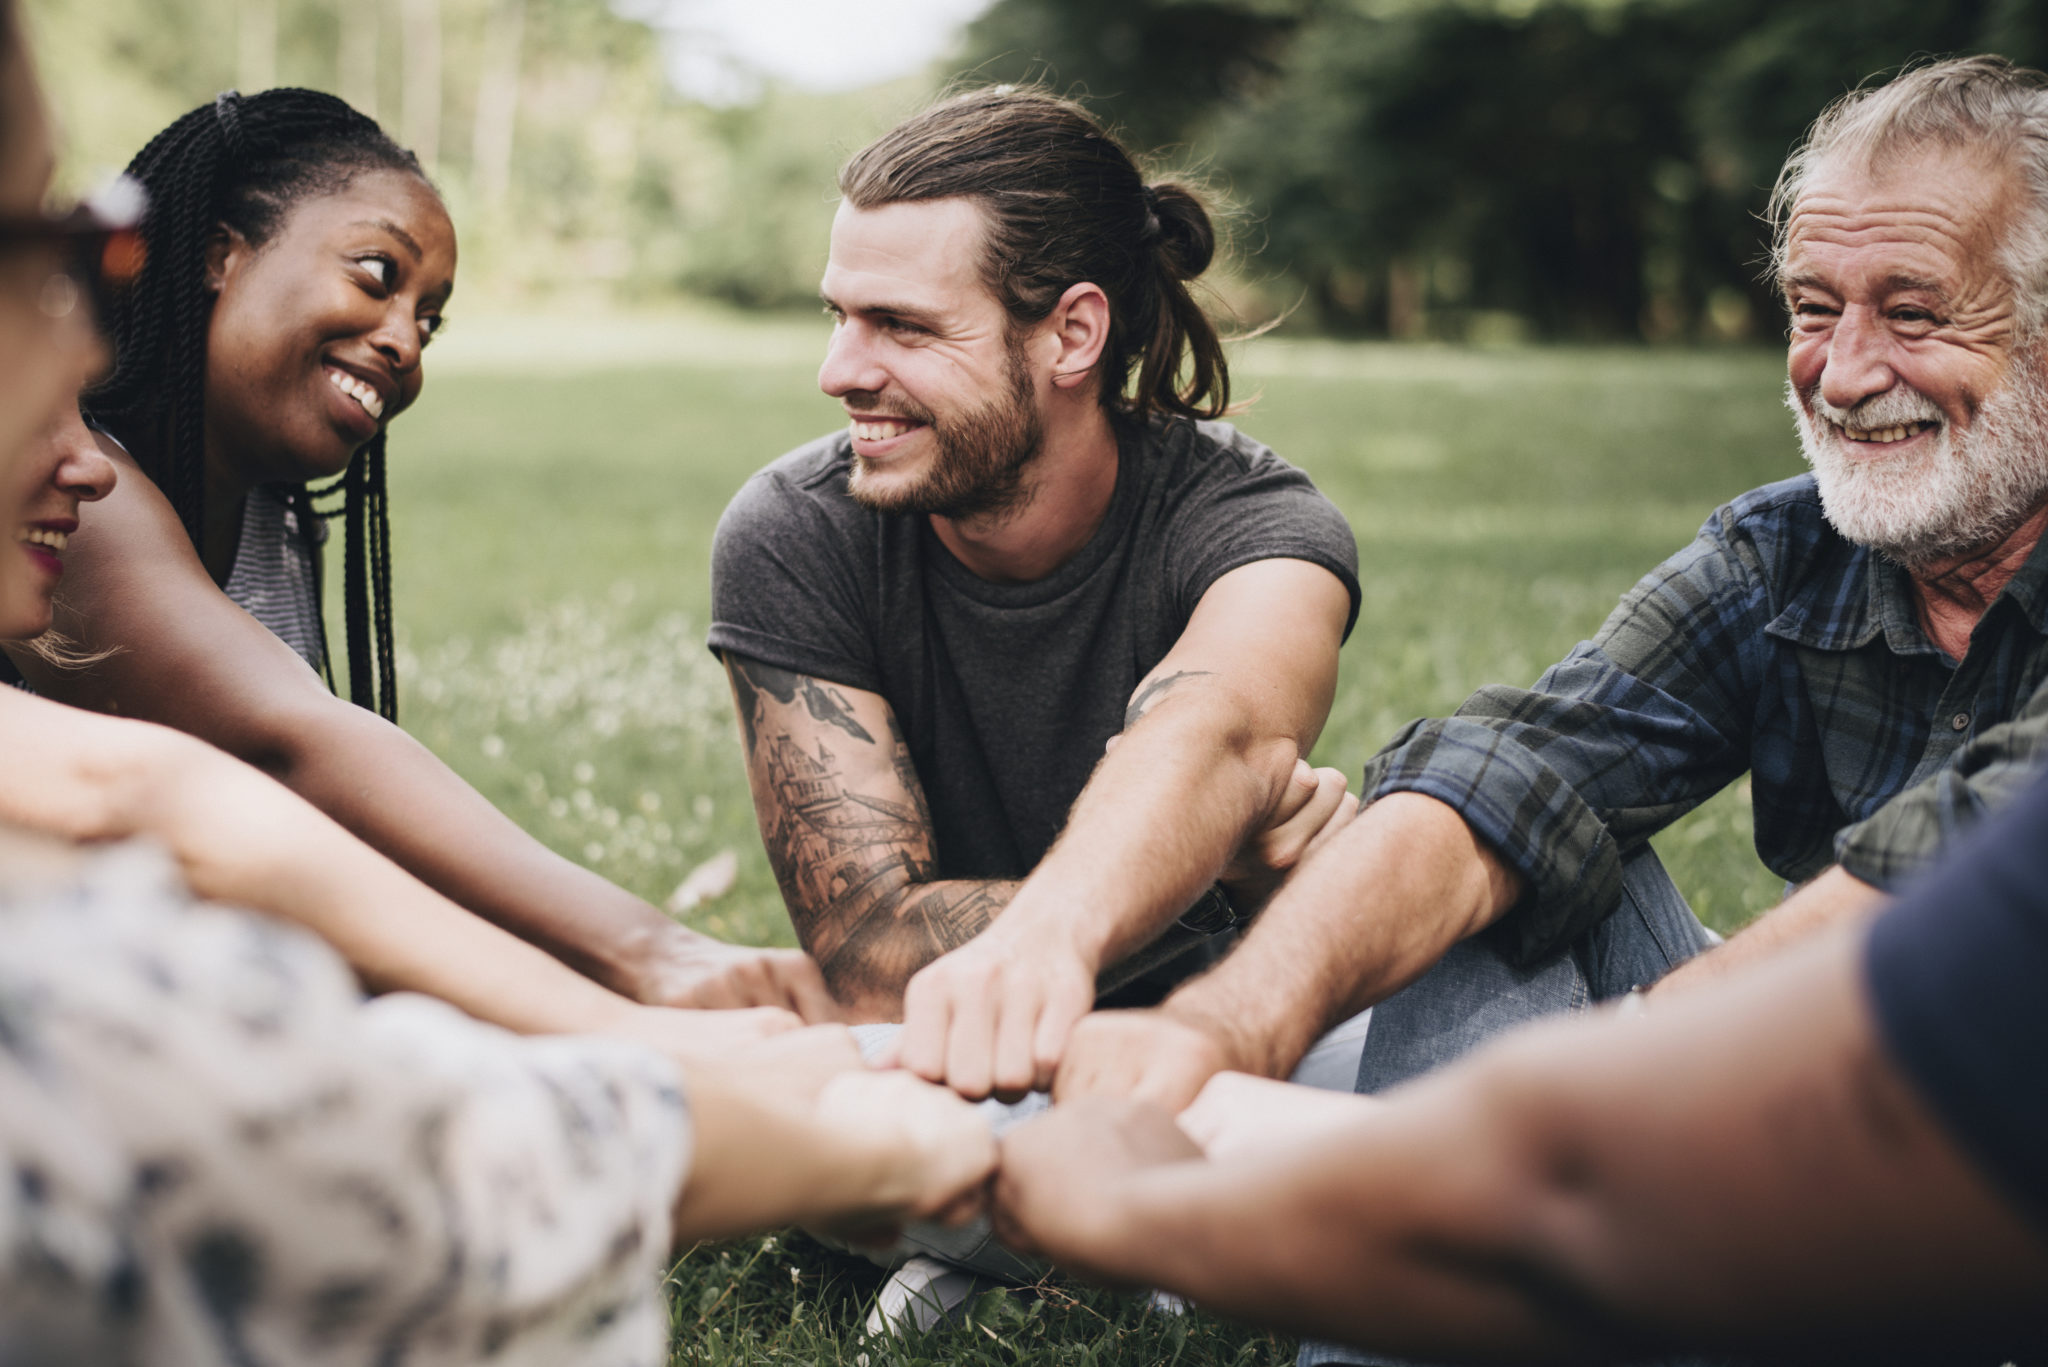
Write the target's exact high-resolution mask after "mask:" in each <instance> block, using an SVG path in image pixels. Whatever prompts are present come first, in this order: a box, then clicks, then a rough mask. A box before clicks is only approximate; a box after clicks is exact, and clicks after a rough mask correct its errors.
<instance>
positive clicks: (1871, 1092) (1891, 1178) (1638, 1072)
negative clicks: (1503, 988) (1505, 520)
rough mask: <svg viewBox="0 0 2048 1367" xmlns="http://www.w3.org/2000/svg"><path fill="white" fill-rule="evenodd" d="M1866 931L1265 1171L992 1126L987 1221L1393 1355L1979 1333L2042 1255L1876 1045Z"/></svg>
mask: <svg viewBox="0 0 2048 1367" xmlns="http://www.w3.org/2000/svg"><path fill="white" fill-rule="evenodd" d="M1860 943H1861V937H1860V936H1858V935H1855V934H1836V935H1831V936H1824V937H1821V939H1820V940H1819V941H1818V942H1810V943H1808V944H1806V945H1804V946H1802V947H1800V948H1799V949H1798V950H1796V951H1793V952H1790V953H1788V954H1786V955H1783V956H1780V957H1779V958H1777V959H1774V960H1773V961H1771V962H1768V963H1765V964H1762V965H1760V966H1759V967H1758V968H1757V969H1755V970H1752V971H1751V972H1749V973H1747V974H1743V975H1737V976H1735V977H1732V978H1730V979H1729V980H1727V981H1725V982H1720V983H1715V984H1712V985H1711V986H1709V987H1706V988H1703V989H1702V990H1700V991H1699V992H1696V993H1691V994H1687V995H1686V996H1684V997H1682V998H1678V999H1675V1000H1673V1001H1672V1002H1671V1003H1670V1004H1669V1005H1668V1006H1660V1007H1659V1008H1658V1009H1656V1010H1653V1011H1649V1012H1646V1013H1644V1014H1643V1015H1642V1016H1641V1017H1639V1018H1637V1019H1634V1020H1625V1019H1617V1018H1615V1017H1614V1016H1612V1015H1611V1014H1607V1013H1602V1014H1601V1015H1599V1016H1597V1017H1594V1018H1591V1019H1587V1020H1579V1021H1573V1022H1570V1023H1563V1024H1550V1025H1543V1026H1537V1027H1532V1028H1530V1029H1527V1030H1524V1031H1521V1032H1517V1033H1516V1034H1515V1035H1513V1036H1512V1037H1510V1038H1509V1039H1506V1040H1504V1041H1502V1042H1500V1043H1498V1044H1496V1045H1494V1046H1491V1047H1490V1048H1488V1049H1487V1050H1485V1051H1483V1052H1482V1053H1480V1054H1478V1055H1475V1056H1474V1057H1473V1058H1472V1059H1471V1060H1470V1061H1468V1062H1464V1063H1460V1064H1458V1065H1456V1066H1454V1067H1452V1068H1450V1069H1447V1070H1445V1071H1444V1072H1443V1073H1440V1074H1436V1075H1432V1076H1431V1077H1429V1078H1426V1079H1424V1080H1422V1081H1420V1082H1417V1083H1414V1084H1412V1085H1410V1086H1408V1087H1404V1088H1402V1089H1399V1090H1397V1091H1395V1092H1393V1093H1390V1094H1388V1096H1387V1097H1386V1099H1384V1100H1378V1099H1370V1098H1359V1099H1357V1100H1356V1101H1354V1102H1351V1103H1349V1104H1351V1105H1353V1106H1355V1107H1356V1108H1357V1112H1358V1115H1357V1119H1356V1120H1355V1122H1353V1123H1352V1124H1350V1125H1349V1126H1347V1127H1343V1128H1341V1129H1338V1130H1336V1131H1335V1132H1330V1131H1328V1130H1327V1129H1326V1130H1325V1132H1324V1133H1322V1134H1321V1135H1320V1137H1318V1138H1315V1139H1312V1140H1308V1141H1304V1142H1301V1143H1298V1144H1295V1145H1292V1146H1289V1147H1286V1148H1284V1149H1283V1148H1279V1147H1275V1148H1272V1149H1270V1150H1269V1151H1267V1152H1265V1153H1262V1154H1256V1155H1249V1154H1248V1155H1242V1156H1239V1157H1236V1158H1230V1159H1225V1160H1221V1161H1215V1162H1203V1161H1200V1160H1199V1158H1198V1157H1195V1156H1194V1155H1192V1154H1191V1153H1190V1148H1191V1146H1190V1145H1188V1144H1187V1143H1186V1142H1185V1141H1184V1140H1177V1138H1176V1137H1177V1135H1178V1132H1177V1131H1173V1130H1172V1126H1171V1122H1170V1120H1169V1118H1168V1117H1167V1115H1166V1113H1165V1112H1164V1111H1161V1110H1157V1109H1154V1108H1148V1107H1144V1106H1142V1105H1140V1104H1137V1103H1131V1102H1128V1101H1119V1100H1113V1099H1109V1098H1097V1099H1092V1100H1090V1101H1088V1102H1083V1103H1078V1104H1075V1105H1070V1106H1063V1107H1060V1108H1057V1109H1055V1110H1054V1111H1053V1112H1052V1113H1051V1115H1050V1116H1049V1117H1048V1118H1047V1119H1045V1120H1043V1121H1038V1122H1034V1123H1033V1124H1031V1125H1029V1126H1025V1127H1021V1128H1019V1129H1018V1130H1016V1131H1013V1132H1012V1133H1011V1134H1010V1135H1009V1136H1008V1137H1007V1138H1006V1140H1005V1143H1004V1155H1003V1169H1002V1177H1001V1179H1000V1182H999V1185H998V1190H997V1199H998V1205H999V1218H998V1228H999V1229H1006V1230H1007V1233H1008V1237H1011V1238H1013V1239H1015V1240H1018V1241H1019V1242H1021V1243H1022V1244H1024V1245H1025V1246H1027V1247H1035V1248H1037V1249H1039V1250H1041V1251H1043V1252H1045V1253H1048V1254H1050V1255H1051V1256H1052V1257H1053V1258H1054V1259H1055V1260H1056V1261H1061V1262H1065V1263H1067V1264H1069V1265H1071V1266H1073V1267H1076V1268H1079V1269H1082V1270H1085V1271H1089V1272H1092V1273H1094V1274H1096V1275H1098V1276H1103V1277H1106V1278H1110V1279H1113V1280H1117V1281H1124V1282H1135V1283H1138V1284H1141V1285H1147V1286H1159V1287H1163V1288H1166V1289H1169V1290H1172V1291H1175V1292H1178V1293H1181V1294H1184V1295H1188V1296H1191V1297H1192V1298H1193V1299H1195V1300H1197V1301H1198V1302H1200V1303H1202V1304H1204V1305H1208V1306H1211V1307H1213V1308H1215V1309H1218V1310H1221V1311H1225V1312H1227V1313H1231V1314H1237V1315H1242V1316H1245V1317H1248V1318H1252V1319H1256V1320H1261V1321H1265V1322H1269V1323H1274V1324H1280V1325H1285V1326H1287V1327H1289V1328H1294V1329H1298V1330H1301V1331H1303V1332H1311V1333H1316V1334H1320V1335H1325V1336H1328V1337H1332V1338H1337V1339H1341V1340H1344V1341H1346V1342H1351V1343H1356V1344H1362V1345H1368V1346H1370V1347H1372V1348H1374V1349H1375V1350H1378V1351H1383V1352H1389V1353H1393V1354H1396V1355H1400V1356H1410V1355H1413V1356H1443V1355H1457V1356H1459V1357H1460V1358H1469V1359H1472V1360H1488V1361H1492V1360H1501V1361H1505V1360H1514V1361H1528V1360H1531V1359H1535V1360H1542V1361H1551V1360H1558V1361H1563V1360H1570V1361H1583V1360H1587V1359H1589V1358H1590V1359H1595V1360H1606V1359H1609V1358H1630V1359H1631V1360H1632V1358H1633V1356H1635V1355H1644V1356H1647V1355H1651V1352H1652V1351H1653V1350H1655V1349H1657V1348H1660V1347H1664V1346H1669V1345H1675V1344H1681V1343H1683V1344H1691V1345H1705V1344H1715V1345H1724V1346H1729V1347H1749V1348H1755V1347H1763V1346H1778V1347H1793V1346H1796V1345H1799V1344H1801V1343H1805V1344H1807V1345H1812V1344H1816V1343H1827V1344H1829V1345H1830V1348H1831V1350H1832V1351H1835V1352H1840V1351H1844V1350H1845V1349H1846V1348H1848V1347H1849V1346H1850V1345H1856V1346H1860V1347H1864V1348H1871V1349H1880V1348H1881V1349H1886V1350H1896V1349H1897V1348H1899V1347H1900V1346H1901V1340H1902V1339H1904V1338H1907V1337H1908V1336H1910V1335H1913V1334H1919V1335H1922V1336H1924V1335H1926V1334H1927V1333H1928V1332H1929V1331H1930V1330H1934V1329H1936V1328H1938V1327H1941V1326H1946V1328H1945V1329H1943V1330H1942V1332H1943V1333H1944V1335H1945V1342H1944V1345H1943V1346H1944V1347H1948V1348H1953V1347H1955V1346H1957V1345H1956V1342H1955V1336H1956V1335H1958V1334H1964V1335H1967V1336H1970V1337H1975V1338H1981V1339H1983V1340H1993V1339H1996V1338H1997V1336H1998V1334H1999V1332H2000V1331H2001V1330H2002V1329H2007V1330H2009V1329H2010V1328H2011V1327H2012V1326H2013V1325H2014V1323H2015V1322H2017V1321H2020V1320H2021V1319H2022V1317H2023V1316H2025V1315H2029V1314H2034V1313H2036V1311H2037V1309H2038V1307H2039V1306H2040V1305H2041V1304H2042V1303H2043V1300H2044V1298H2048V1249H2044V1247H2043V1245H2042V1243H2041V1242H2040V1240H2039V1239H2038V1238H2037V1237H2035V1236H2034V1235H2032V1234H2031V1233H2030V1232H2029V1230H2028V1229H2027V1228H2026V1226H2025V1225H2024V1224H2023V1223H2022V1222H2021V1221H2020V1220H2019V1219H2018V1218H2017V1217H2016V1216H2015V1215H2014V1213H2013V1212H2012V1210H2011V1209H2010V1207H2009V1206H2008V1204H2007V1203H2006V1202H2004V1201H2003V1200H2002V1199H2000V1197H1999V1196H1998V1195H1997V1194H1996V1193H1994V1192H1993V1191H1992V1190H1991V1189H1990V1188H1989V1187H1988V1185H1987V1184H1986V1182H1985V1180H1984V1179H1983V1178H1982V1177H1981V1176H1980V1175H1979V1174H1978V1173H1977V1171H1976V1170H1975V1169H1974V1168H1973V1167H1972V1165H1971V1164H1970V1163H1968V1162H1967V1161H1966V1160H1965V1159H1964V1157H1963V1156H1962V1155H1961V1153H1960V1152H1959V1151H1958V1150H1957V1148H1956V1147H1955V1145H1954V1143H1953V1142H1952V1141H1951V1140H1950V1139H1949V1138H1948V1137H1947V1136H1946V1134H1945V1133H1944V1132H1942V1131H1941V1130H1940V1128H1939V1127H1938V1126H1937V1124H1936V1122H1935V1121H1934V1119H1933V1118H1932V1116H1931V1115H1930V1114H1929V1112H1928V1111H1927V1109H1926V1108H1925V1106H1924V1104H1923V1103H1922V1102H1921V1101H1920V1100H1919V1099H1918V1097H1917V1096H1916V1095H1915V1094H1914V1093H1913V1092H1912V1091H1911V1090H1910V1089H1909V1087H1908V1085H1907V1083H1906V1081H1905V1080H1904V1079H1903V1078H1902V1077H1901V1075H1900V1074H1899V1073H1898V1071H1897V1070H1896V1068H1895V1067H1894V1065H1893V1064H1892V1063H1890V1061H1889V1060H1888V1059H1887V1058H1886V1056H1885V1055H1884V1053H1883V1051H1882V1050H1881V1048H1880V1046H1879V1043H1878V1039H1877V1035H1876V1030H1875V1026H1874V1022H1873V1019H1872V1015H1871V1009H1870V1006H1869V1004H1868V1001H1867V996H1866V992H1865V989H1864V987H1863V983H1862V980H1861V975H1860V973H1859V958H1858V948H1859V945H1860ZM1203 1104H1204V1105H1206V1104H1207V1101H1206V1098H1205V1099H1204V1103H1203ZM1162 1159H1163V1160H1164V1161H1162ZM2035 1324H2036V1332H2038V1319H2036V1321H2035ZM1996 1347H1997V1348H1998V1349H1999V1350H2001V1351H2007V1350H2008V1346H2007V1345H2005V1344H1998V1345H1996ZM1869 1356H1872V1357H1877V1356H1883V1354H1882V1353H1873V1354H1870V1355H1869ZM1987 1360H1991V1361H1997V1360H2002V1359H2001V1358H1997V1357H1992V1358H1987Z"/></svg>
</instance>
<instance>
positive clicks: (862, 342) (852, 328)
mask: <svg viewBox="0 0 2048 1367" xmlns="http://www.w3.org/2000/svg"><path fill="white" fill-rule="evenodd" d="M888 383H889V373H888V371H886V370H885V369H883V368H882V364H881V359H880V358H879V357H878V356H876V354H875V348H874V341H873V335H872V334H871V333H870V332H869V330H868V329H867V328H865V327H863V326H861V324H860V323H859V322H858V321H857V320H854V319H848V320H846V321H845V322H842V323H839V324H837V325H835V326H834V327H833V329H832V340H831V341H830V342H829V343H827V344H826V346H825V363H824V364H823V365H821V366H819V367H818V388H820V389H822V390H824V391H825V392H826V393H827V394H830V395H831V396H832V397H833V398H835V399H838V398H844V397H845V396H846V395H848V394H852V393H856V392H861V391H865V392H867V393H870V394H873V393H879V392H880V391H881V390H882V389H883V388H884V387H885V386H887V385H888Z"/></svg>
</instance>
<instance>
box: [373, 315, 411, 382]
mask: <svg viewBox="0 0 2048 1367" xmlns="http://www.w3.org/2000/svg"><path fill="white" fill-rule="evenodd" d="M391 302H392V307H390V308H388V309H386V310H384V316H383V318H381V319H380V320H379V321H378V323H377V330H376V331H375V332H373V333H371V334H370V345H371V346H372V347H374V348H375V349H376V351H377V354H378V355H380V356H382V357H383V358H384V359H385V360H386V361H389V362H390V363H391V368H392V369H393V370H395V371H397V372H398V373H399V374H400V375H409V374H411V373H412V372H413V371H415V370H418V369H419V366H420V349H421V346H422V343H421V341H420V324H419V319H418V318H416V317H414V316H413V312H412V306H411V305H410V304H409V303H407V302H406V301H404V300H402V299H394V300H392V301H391Z"/></svg>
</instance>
